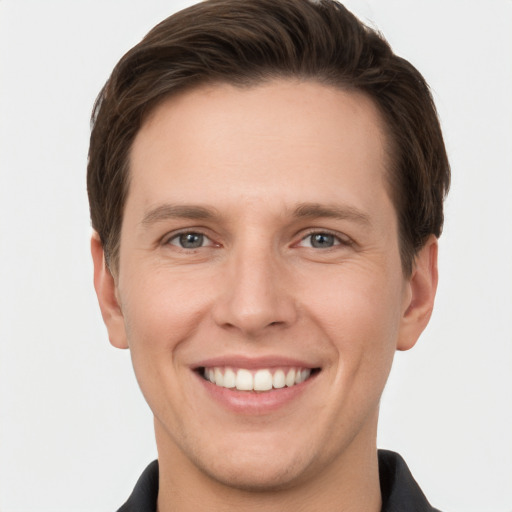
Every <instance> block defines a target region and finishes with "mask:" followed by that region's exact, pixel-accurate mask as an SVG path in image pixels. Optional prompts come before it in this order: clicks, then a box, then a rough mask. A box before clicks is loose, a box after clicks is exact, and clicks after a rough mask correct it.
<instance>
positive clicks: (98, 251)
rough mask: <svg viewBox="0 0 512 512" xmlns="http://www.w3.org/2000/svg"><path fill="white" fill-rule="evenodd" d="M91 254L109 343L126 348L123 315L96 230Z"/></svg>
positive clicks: (95, 284)
mask: <svg viewBox="0 0 512 512" xmlns="http://www.w3.org/2000/svg"><path fill="white" fill-rule="evenodd" d="M91 254H92V260H93V264H94V289H95V290H96V295H97V297H98V303H99V306H100V310H101V316H102V317H103V322H105V325H106V327H107V331H108V337H109V340H110V343H111V344H112V345H113V346H114V347H117V348H128V342H127V339H126V331H125V326H124V317H123V313H122V310H121V307H120V305H119V302H118V298H117V294H116V283H115V280H114V277H113V276H112V273H111V272H110V270H109V268H108V266H107V264H106V262H105V253H104V251H103V246H102V243H101V241H100V237H99V235H98V233H96V232H94V233H93V235H92V237H91Z"/></svg>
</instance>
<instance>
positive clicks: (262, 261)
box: [213, 247, 298, 338]
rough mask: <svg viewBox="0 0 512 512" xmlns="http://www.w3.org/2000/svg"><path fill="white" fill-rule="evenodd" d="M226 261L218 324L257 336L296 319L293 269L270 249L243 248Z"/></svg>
mask: <svg viewBox="0 0 512 512" xmlns="http://www.w3.org/2000/svg"><path fill="white" fill-rule="evenodd" d="M225 263H226V267H225V272H224V273H223V276H222V284H221V285H220V286H221V289H220V290H219V295H218V296H217V301H216V304H215V306H214V308H213V316H214V321H215V322H216V324H217V325H219V326H221V327H222V328H225V329H231V330H237V331H239V332H240V333H242V334H244V335H245V336H247V337H253V338H254V337H258V336H259V335H261V334H263V333H266V332H268V329H276V328H285V327H288V326H290V325H292V324H293V323H294V322H295V321H296V320H297V316H298V312H297V307H296V303H295V301H294V297H293V287H292V283H291V282H290V281H291V279H290V276H291V272H290V269H288V268H287V267H286V263H285V262H284V261H281V260H280V258H279V257H278V256H277V255H276V254H273V252H272V251H271V250H266V251H265V250H263V249H262V248H261V247H259V248H254V247H253V248H252V249H249V248H248V250H245V251H244V250H240V251H237V252H235V253H234V254H232V255H231V256H230V258H228V261H227V262H225Z"/></svg>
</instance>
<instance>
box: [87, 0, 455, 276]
mask: <svg viewBox="0 0 512 512" xmlns="http://www.w3.org/2000/svg"><path fill="white" fill-rule="evenodd" d="M273 78H298V79H301V80H314V81H317V82H320V83H324V84H326V85H331V86H334V87H338V88H341V89H344V90H355V91H360V92H362V93H364V94H366V95H367V96H369V97H370V98H372V100H373V101H374V102H375V104H376V105H377V107H378V108H379V110H380V113H381V115H382V117H383V120H384V122H385V126H386V127H387V130H388V139H389V140H388V142H389V150H390V151H389V153H390V162H391V164H390V166H389V167H390V168H389V176H388V178H389V180H388V181H389V193H390V197H391V199H392V201H393V204H394V206H395V208H396V212H397V215H398V222H399V238H400V255H401V260H402V267H403V269H404V273H406V274H410V272H411V270H412V264H413V261H414V256H415V254H416V253H417V251H418V250H419V249H420V248H421V247H422V246H423V245H424V243H425V241H426V240H427V238H428V236H429V235H430V234H434V235H436V236H439V235H440V234H441V231H442V225H443V200H444V197H445V195H446V193H447V191H448V187H449V183H450V168H449V163H448V158H447V155H446V150H445V146H444V142H443V137H442V133H441V128H440V125H439V120H438V117H437V113H436V109H435V106H434V103H433V100H432V96H431V94H430V91H429V87H428V85H427V83H426V82H425V80H424V78H423V77H422V76H421V74H420V73H419V72H418V71H417V70H416V68H414V67H413V66H412V65H411V64H410V63H409V62H408V61H406V60H405V59H403V58H400V57H398V56H397V55H395V54H394V53H393V52H392V50H391V48H390V46H389V45H388V43H387V42H386V41H385V40H384V38H383V37H382V36H381V35H380V34H378V33H377V32H376V31H375V30H372V29H370V28H369V27H367V26H366V25H364V24H363V23H361V22H360V21H359V20H358V19H357V18H356V17H355V16H354V15H353V14H351V13H350V12H349V11H347V9H345V7H343V6H342V5H341V4H339V3H338V2H335V1H332V0H317V1H313V0H251V1H240V0H207V1H205V2H201V3H199V4H196V5H194V6H192V7H189V8H187V9H184V10H183V11H180V12H178V13H176V14H174V15H172V16H170V17H169V18H167V19H166V20H164V21H163V22H161V23H160V24H158V25H157V26H156V27H155V28H153V29H152V30H151V31H150V32H149V33H148V34H147V35H146V37H145V38H144V39H143V40H142V41H141V42H140V43H139V44H137V45H136V46H135V47H134V48H132V49H131V50H130V51H129V52H128V53H126V55H124V56H123V57H122V59H121V60H120V61H119V63H118V64H117V65H116V67H115V68H114V70H113V72H112V75H111V76H110V78H109V79H108V81H107V83H106V84H105V86H104V87H103V89H102V90H101V92H100V94H99V96H98V98H97V100H96V103H95V106H94V110H93V115H92V133H91V140H90V148H89V163H88V172H87V188H88V194H89V204H90V209H91V219H92V226H93V228H94V229H95V230H96V231H97V232H98V234H99V236H100V239H101V242H102V244H103V247H104V250H105V257H106V260H107V263H108V264H109V267H110V268H111V270H114V271H115V270H116V269H117V265H118V253H119V241H120V240H119V239H120V231H121V224H122V219H123V208H124V203H125V200H126V196H127V193H128V189H129V181H130V180H129V154H130V148H131V146H132V143H133V140H134V138H135V135H136V134H137V132H138V130H139V129H140V127H141V125H142V123H143V122H144V119H145V118H146V116H147V115H148V113H149V112H150V111H151V110H152V109H154V108H155V106H156V105H157V104H159V103H160V102H161V101H162V100H163V99H165V98H167V97H169V95H172V94H174V93H177V92H179V91H182V90H184V89H189V88H192V87H194V86H196V85H200V84H205V83H216V82H222V83H230V84H232V85H238V86H250V85H255V84H258V83H261V82H264V81H268V80H271V79H273Z"/></svg>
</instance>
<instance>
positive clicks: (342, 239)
mask: <svg viewBox="0 0 512 512" xmlns="http://www.w3.org/2000/svg"><path fill="white" fill-rule="evenodd" d="M187 235H188V236H191V235H195V236H198V237H200V238H201V241H200V243H201V245H199V246H197V247H183V246H182V245H181V244H180V243H179V240H180V237H183V236H187ZM315 235H316V236H325V237H332V238H333V240H334V242H333V244H332V245H331V246H328V247H323V248H322V247H314V246H313V243H314V242H313V241H312V240H311V239H312V237H313V236H315ZM308 238H309V239H310V240H311V242H310V243H311V245H310V246H308V247H307V248H310V249H320V250H328V249H333V248H334V247H338V246H345V247H350V246H352V245H353V241H352V240H351V239H349V238H348V237H346V236H340V234H337V233H334V232H332V231H329V230H311V231H310V232H309V233H307V234H306V235H305V236H303V237H302V238H301V239H300V241H299V242H298V243H296V244H294V246H300V244H301V243H302V242H304V241H305V240H307V239H308ZM175 240H176V241H177V242H178V243H172V242H173V241H175ZM205 241H208V242H209V244H207V245H204V242H205ZM164 244H165V245H173V246H175V247H177V248H179V249H182V250H185V251H192V250H195V249H202V248H204V247H212V246H217V247H219V246H220V245H219V244H215V243H214V242H213V241H212V240H211V239H210V238H209V237H208V235H206V234H205V233H204V232H202V231H200V230H187V231H181V232H179V233H175V234H173V235H172V236H171V237H169V238H167V239H166V241H165V242H164Z"/></svg>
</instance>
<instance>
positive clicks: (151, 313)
mask: <svg viewBox="0 0 512 512" xmlns="http://www.w3.org/2000/svg"><path fill="white" fill-rule="evenodd" d="M140 275H141V276H142V277H141V278H137V279H134V278H132V280H131V282H130V288H129V289H127V290H124V293H123V294H122V299H123V302H122V304H123V315H124V319H125V325H126V330H127V336H128V342H129V345H130V349H131V350H132V351H133V350H135V351H137V352H138V351H139V350H138V349H139V348H141V347H142V346H143V348H144V352H145V353H147V354H148V355H151V354H153V355H154V354H155V353H156V355H162V354H163V353H172V352H173V351H174V350H176V347H177V346H178V345H179V344H180V343H181V342H183V341H184V340H186V339H187V338H188V337H189V336H190V335H192V333H193V332H194V330H195V328H196V327H197V325H198V322H199V320H200V318H201V316H202V313H203V311H204V310H205V308H207V304H208V302H209V301H210V300H211V290H207V289H206V287H205V284H204V280H201V279H200V278H199V279H190V276H189V277H187V276H182V275H179V274H176V273H171V272H169V271H167V272H165V271H160V272H145V273H143V272H141V273H140ZM206 282H207V281H206ZM139 346H141V347H139Z"/></svg>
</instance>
